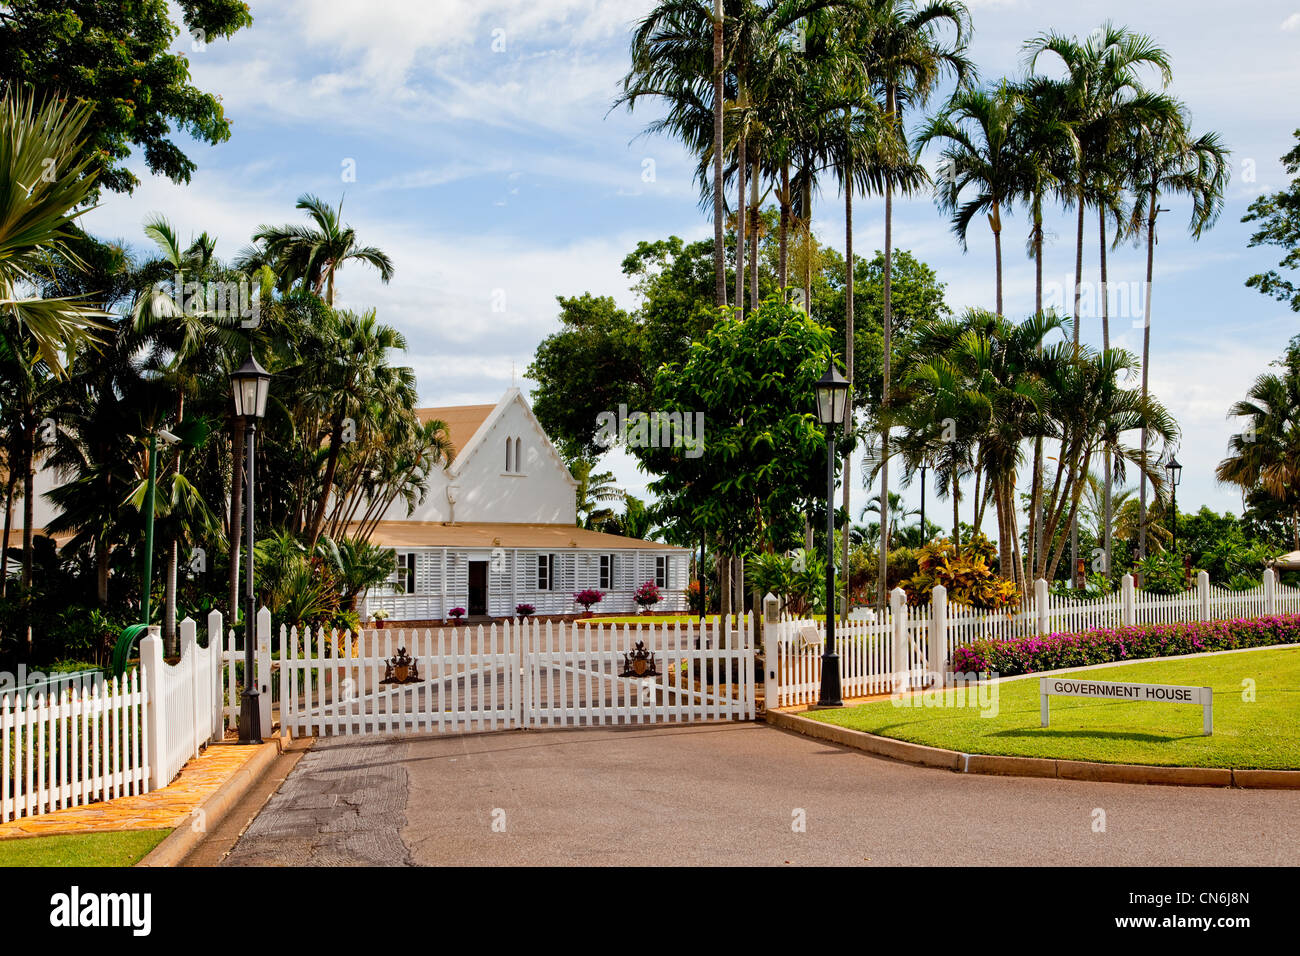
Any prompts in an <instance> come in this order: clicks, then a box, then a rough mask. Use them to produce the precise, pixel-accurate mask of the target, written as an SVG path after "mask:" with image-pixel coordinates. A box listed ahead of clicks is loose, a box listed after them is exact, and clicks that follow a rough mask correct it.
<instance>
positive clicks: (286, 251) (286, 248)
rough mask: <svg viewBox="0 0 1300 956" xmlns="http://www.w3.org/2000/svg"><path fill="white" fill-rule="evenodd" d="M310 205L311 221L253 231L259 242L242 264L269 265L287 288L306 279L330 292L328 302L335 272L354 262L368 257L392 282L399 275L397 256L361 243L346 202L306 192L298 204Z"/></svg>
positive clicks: (251, 266) (330, 302) (245, 268)
mask: <svg viewBox="0 0 1300 956" xmlns="http://www.w3.org/2000/svg"><path fill="white" fill-rule="evenodd" d="M295 208H297V209H302V210H305V211H306V212H307V214H308V216H309V217H310V218H311V221H312V225H311V226H294V225H287V226H260V227H258V230H257V232H255V233H254V234H253V242H254V243H256V244H258V245H257V246H255V247H254V248H252V249H247V250H245V251H244V252H242V253H241V255H240V258H239V259H238V260H237V261H236V266H237V267H238V268H240V269H242V270H243V271H245V272H252V271H254V270H255V269H256V268H257V267H259V266H262V265H269V266H270V267H271V268H272V269H273V270H274V271H275V274H276V275H277V276H278V278H279V284H280V289H281V291H285V290H287V289H288V288H289V287H290V286H292V285H293V284H294V283H295V282H302V283H303V284H304V285H305V286H307V287H308V288H310V289H311V290H312V291H313V292H315V293H316V294H317V295H321V293H322V291H323V292H324V297H325V302H326V304H327V305H330V306H332V305H333V304H334V274H335V273H336V272H337V271H338V270H339V269H340V268H342V267H343V265H344V264H346V263H348V262H352V261H355V262H364V263H366V264H367V265H370V266H373V267H374V268H375V269H377V270H379V279H380V281H381V282H383V283H384V284H387V283H388V282H389V280H390V279H392V277H393V261H392V260H391V259H390V258H389V257H388V254H387V253H385V252H383V251H382V250H381V249H378V248H376V247H375V246H361V245H358V244H357V235H356V231H355V230H354V229H353V228H352V227H351V226H349V225H346V224H345V223H344V222H343V220H342V217H343V202H342V200H340V201H339V205H338V208H337V209H336V208H334V207H333V206H331V205H329V203H327V202H325V201H324V200H322V199H319V198H317V197H316V196H313V195H311V194H310V193H305V194H304V195H302V196H300V197H298V203H297V206H296V207H295Z"/></svg>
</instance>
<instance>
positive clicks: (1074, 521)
mask: <svg viewBox="0 0 1300 956" xmlns="http://www.w3.org/2000/svg"><path fill="white" fill-rule="evenodd" d="M1083 213H1084V202H1083V190H1082V189H1080V190H1079V234H1078V241H1077V242H1076V243H1075V246H1074V357H1075V359H1076V360H1077V359H1078V358H1079V325H1080V323H1081V321H1082V316H1081V315H1080V312H1081V309H1080V305H1079V298H1080V296H1081V295H1082V294H1083ZM1078 566H1079V516H1078V514H1077V509H1076V511H1075V512H1074V513H1072V514H1071V518H1070V580H1071V582H1074V580H1075V576H1074V575H1075V569H1076V568H1078Z"/></svg>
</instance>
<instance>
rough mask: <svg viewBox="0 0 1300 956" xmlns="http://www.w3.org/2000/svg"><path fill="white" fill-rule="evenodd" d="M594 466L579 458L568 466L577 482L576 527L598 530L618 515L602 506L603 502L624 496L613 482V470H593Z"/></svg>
mask: <svg viewBox="0 0 1300 956" xmlns="http://www.w3.org/2000/svg"><path fill="white" fill-rule="evenodd" d="M594 467H595V463H594V462H592V461H591V460H589V459H586V458H579V459H578V460H577V461H575V462H573V463H572V464H571V465H570V466H569V472H570V473H571V474H572V475H573V477H574V479H575V480H576V481H577V482H578V487H577V489H576V494H577V511H578V527H579V528H592V529H596V530H599V529H600V528H601V527H602V526H603V525H605V524H607V523H609V522H611V521H614V520H616V519H617V517H618V516H617V515H616V514H615V513H614V509H612V508H608V507H604V505H605V503H606V502H613V501H623V500H624V497H625V496H624V493H623V491H622V490H621V489H619V488H618V486H617V485H615V484H614V473H613V472H610V471H601V472H593V470H592V469H593V468H594Z"/></svg>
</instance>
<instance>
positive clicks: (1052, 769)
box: [767, 710, 1300, 790]
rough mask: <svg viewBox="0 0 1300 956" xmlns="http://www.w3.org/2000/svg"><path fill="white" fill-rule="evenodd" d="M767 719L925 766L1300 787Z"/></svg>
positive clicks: (1218, 772) (1285, 777)
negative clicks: (978, 749) (953, 746)
mask: <svg viewBox="0 0 1300 956" xmlns="http://www.w3.org/2000/svg"><path fill="white" fill-rule="evenodd" d="M767 722H768V723H769V724H771V725H772V726H773V727H779V728H781V729H782V730H791V731H794V732H795V733H797V734H803V735H804V736H806V737H815V738H817V739H818V740H829V741H830V742H831V743H836V744H840V745H842V746H844V747H852V748H853V749H854V750H861V751H863V752H865V753H869V754H875V755H876V756H878V757H887V758H889V759H890V760H899V761H902V762H903V763H910V764H916V765H918V766H921V767H933V768H936V769H940V770H951V771H953V772H954V773H978V774H986V775H993V776H1005V777H1050V778H1053V779H1057V780H1086V781H1091V782H1093V783H1137V784H1148V785H1154V786H1169V787H1241V788H1252V789H1261V790H1263V789H1267V790H1300V770H1229V769H1227V768H1222V767H1154V766H1147V765H1145V764H1129V763H1091V762H1089V761H1085V760H1057V759H1053V758H1049V757H999V756H994V755H992V754H963V753H958V752H957V751H955V750H943V749H941V748H939V747H927V746H925V745H924V744H912V743H908V742H906V741H903V740H894V739H893V738H891V737H879V736H877V735H876V734H869V733H866V732H865V731H862V730H850V729H849V728H848V727H839V726H836V725H835V724H828V723H824V722H822V721H820V720H811V719H809V718H807V717H800V716H799V715H798V714H791V713H785V712H782V711H779V710H772V711H768V712H767Z"/></svg>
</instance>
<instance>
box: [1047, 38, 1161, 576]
mask: <svg viewBox="0 0 1300 956" xmlns="http://www.w3.org/2000/svg"><path fill="white" fill-rule="evenodd" d="M1025 51H1026V54H1027V60H1028V66H1029V68H1030V70H1033V69H1034V67H1035V65H1036V64H1037V61H1038V57H1039V56H1040V55H1042V54H1044V53H1051V54H1054V55H1055V56H1056V57H1058V58H1059V59H1060V60H1061V61H1062V63H1063V64H1064V65H1065V68H1066V70H1067V71H1068V78H1067V80H1066V82H1065V88H1066V91H1067V101H1068V103H1069V116H1068V121H1069V122H1070V124H1071V126H1072V127H1073V128H1074V132H1075V136H1076V138H1077V140H1078V142H1079V153H1078V163H1077V166H1076V168H1075V169H1074V170H1073V171H1072V172H1073V180H1074V181H1073V186H1074V189H1075V200H1074V201H1075V207H1076V211H1077V215H1078V227H1077V238H1076V243H1075V261H1074V348H1075V352H1076V353H1077V352H1078V349H1079V335H1080V327H1081V325H1082V322H1081V319H1082V316H1081V312H1080V300H1081V296H1082V290H1083V241H1084V239H1083V237H1084V215H1085V212H1086V209H1087V206H1088V205H1089V204H1091V205H1093V206H1095V208H1096V209H1097V218H1098V224H1099V227H1100V230H1101V271H1102V275H1101V286H1100V297H1101V300H1102V348H1103V349H1109V348H1110V328H1109V303H1108V302H1106V275H1105V271H1106V265H1105V263H1106V235H1107V233H1106V218H1107V215H1108V214H1111V215H1114V216H1116V217H1118V216H1119V215H1120V190H1119V188H1118V186H1119V182H1118V177H1117V176H1116V174H1115V165H1116V164H1115V161H1114V157H1115V155H1116V154H1117V152H1118V151H1119V148H1120V146H1121V142H1120V141H1121V138H1122V136H1123V133H1124V131H1125V130H1126V129H1132V128H1133V127H1134V126H1136V125H1137V123H1138V122H1139V121H1140V118H1142V117H1144V116H1146V117H1150V116H1152V115H1155V114H1156V113H1158V112H1160V111H1162V110H1164V109H1165V108H1166V105H1167V104H1168V103H1169V102H1170V101H1169V100H1168V99H1167V98H1166V97H1163V96H1151V95H1148V94H1146V93H1145V92H1144V91H1143V89H1142V86H1141V83H1140V82H1139V78H1138V70H1139V69H1140V68H1142V67H1151V68H1154V69H1156V70H1158V71H1159V74H1160V77H1161V79H1162V81H1163V84H1164V85H1166V86H1167V85H1168V84H1169V81H1170V79H1171V78H1172V73H1171V71H1170V68H1169V58H1168V55H1167V54H1166V53H1165V51H1164V50H1162V49H1161V48H1160V47H1158V46H1157V45H1156V44H1155V43H1154V42H1153V41H1152V40H1151V39H1150V38H1149V37H1146V36H1143V35H1142V34H1138V33H1133V32H1131V31H1129V30H1127V29H1125V28H1122V27H1115V26H1113V25H1112V24H1110V23H1106V24H1104V25H1103V26H1102V27H1101V28H1100V29H1098V30H1096V31H1094V32H1093V33H1092V34H1091V35H1089V37H1088V38H1087V39H1086V40H1085V41H1083V42H1082V43H1081V42H1079V41H1078V40H1076V39H1074V38H1070V37H1065V36H1063V35H1061V34H1057V33H1054V32H1049V33H1044V34H1040V35H1039V36H1038V37H1035V38H1034V39H1032V40H1030V41H1028V42H1027V43H1026V44H1025ZM1110 468H1111V463H1110V459H1109V457H1108V458H1107V460H1106V463H1105V469H1106V472H1107V474H1109V471H1110ZM1109 483H1110V479H1109V478H1107V489H1109ZM1106 495H1107V501H1109V490H1107V492H1106ZM1106 508H1107V511H1109V504H1107V505H1106ZM1105 527H1106V529H1107V534H1108V535H1109V528H1110V524H1109V522H1107V523H1106V526H1105ZM1070 534H1071V544H1070V554H1071V562H1070V566H1071V567H1074V566H1075V563H1076V562H1077V560H1078V551H1079V542H1078V527H1077V525H1074V526H1072V527H1071V531H1070ZM1103 547H1104V549H1105V552H1106V553H1107V554H1109V553H1110V551H1109V548H1110V540H1109V537H1108V538H1107V540H1106V541H1105V542H1104V544H1103Z"/></svg>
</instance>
